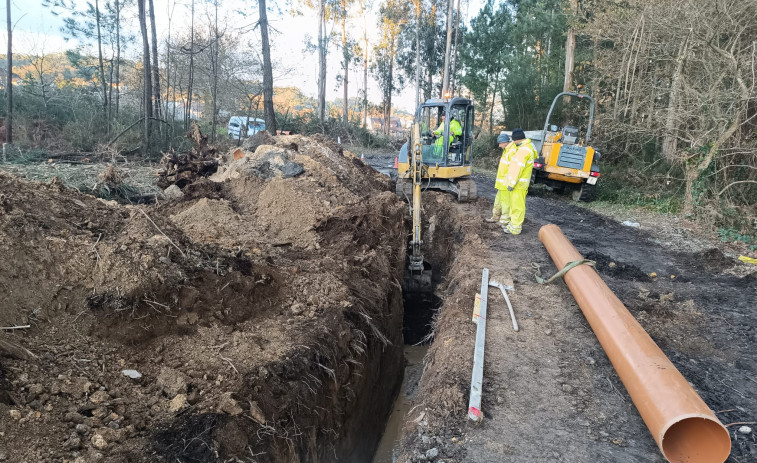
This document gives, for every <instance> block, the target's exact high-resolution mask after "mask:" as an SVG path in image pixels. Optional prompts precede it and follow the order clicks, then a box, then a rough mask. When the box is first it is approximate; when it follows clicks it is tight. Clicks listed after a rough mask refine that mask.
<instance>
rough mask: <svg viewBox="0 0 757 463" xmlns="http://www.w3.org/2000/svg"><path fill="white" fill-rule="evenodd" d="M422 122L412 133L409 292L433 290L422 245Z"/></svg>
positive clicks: (406, 275) (406, 276)
mask: <svg viewBox="0 0 757 463" xmlns="http://www.w3.org/2000/svg"><path fill="white" fill-rule="evenodd" d="M420 127H421V126H420V124H418V123H417V122H416V123H414V124H413V129H412V132H411V134H410V143H412V145H411V148H410V162H409V165H410V168H409V169H408V172H409V173H410V177H411V178H410V182H409V183H410V185H411V186H412V191H411V196H412V202H411V203H410V204H411V206H410V212H411V214H412V216H413V231H412V235H411V238H410V253H409V255H408V260H409V261H410V262H409V265H408V268H407V272H405V278H404V280H405V281H404V285H403V287H404V289H405V291H408V292H431V290H432V284H431V276H432V275H431V264H429V263H428V262H426V261H425V260H424V259H423V252H422V250H421V246H422V245H423V240H422V239H421V233H422V226H421V212H422V206H421V188H422V186H421V185H422V183H423V171H424V166H423V158H422V154H421V153H422V149H423V147H422V145H421V131H420Z"/></svg>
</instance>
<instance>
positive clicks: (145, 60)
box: [137, 0, 153, 154]
mask: <svg viewBox="0 0 757 463" xmlns="http://www.w3.org/2000/svg"><path fill="white" fill-rule="evenodd" d="M137 8H138V10H139V13H138V16H139V29H140V31H141V32H142V82H143V85H142V87H143V88H142V102H143V106H142V110H143V113H142V114H143V116H142V117H143V119H144V124H143V132H142V144H143V147H142V149H143V151H144V153H145V154H147V153H148V152H149V150H150V141H151V136H152V133H151V131H152V117H153V112H152V82H151V80H152V79H151V77H152V76H151V69H150V42H149V41H148V40H147V12H146V8H145V0H137Z"/></svg>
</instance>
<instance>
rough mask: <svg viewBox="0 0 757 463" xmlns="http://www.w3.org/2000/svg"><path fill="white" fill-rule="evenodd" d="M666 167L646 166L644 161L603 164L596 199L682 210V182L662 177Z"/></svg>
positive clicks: (673, 210) (668, 209)
mask: <svg viewBox="0 0 757 463" xmlns="http://www.w3.org/2000/svg"><path fill="white" fill-rule="evenodd" d="M664 168H665V166H664V165H661V167H660V168H659V169H658V170H652V169H645V168H644V166H643V164H642V163H641V162H628V163H626V164H622V165H614V166H613V165H606V166H605V165H603V166H602V175H601V177H600V178H599V181H598V182H597V197H596V199H597V200H599V201H606V202H610V203H614V204H622V205H626V206H637V207H644V208H646V209H649V210H652V211H656V212H660V213H664V214H675V213H679V212H680V211H681V209H682V206H683V198H682V195H681V189H680V183H678V182H670V183H668V181H665V180H662V179H661V178H660V177H661V176H662V175H663V172H662V169H664Z"/></svg>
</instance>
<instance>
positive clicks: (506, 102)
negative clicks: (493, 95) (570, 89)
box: [499, 0, 567, 128]
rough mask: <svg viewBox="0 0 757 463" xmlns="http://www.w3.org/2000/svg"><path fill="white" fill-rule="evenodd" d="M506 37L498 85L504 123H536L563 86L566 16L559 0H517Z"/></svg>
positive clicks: (542, 119) (541, 121) (537, 123)
mask: <svg viewBox="0 0 757 463" xmlns="http://www.w3.org/2000/svg"><path fill="white" fill-rule="evenodd" d="M510 6H515V14H514V21H513V25H512V27H511V28H510V29H509V30H508V34H507V37H506V40H507V42H508V44H509V45H510V46H512V58H511V59H509V60H508V65H507V78H506V79H504V80H503V81H502V82H501V83H500V85H499V89H500V90H499V92H500V95H499V96H500V98H501V101H502V108H503V111H504V113H505V114H504V116H505V121H504V122H505V124H506V125H509V126H511V127H524V128H528V127H540V126H542V125H543V124H544V117H545V116H546V114H547V110H548V109H549V106H550V104H551V103H552V99H553V98H554V97H555V95H557V94H558V93H559V92H560V91H561V90H562V86H563V80H564V79H563V78H564V65H565V55H564V52H565V50H564V48H563V44H564V43H565V42H564V40H563V37H564V34H565V31H566V30H567V21H566V17H565V15H564V13H563V10H562V2H561V1H559V0H521V1H519V2H517V5H510Z"/></svg>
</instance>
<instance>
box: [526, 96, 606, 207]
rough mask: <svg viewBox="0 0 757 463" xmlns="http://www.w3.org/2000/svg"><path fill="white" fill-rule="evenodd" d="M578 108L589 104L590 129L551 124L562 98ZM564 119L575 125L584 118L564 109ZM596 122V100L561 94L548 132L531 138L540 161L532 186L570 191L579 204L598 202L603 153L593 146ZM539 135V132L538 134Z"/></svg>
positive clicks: (550, 110)
mask: <svg viewBox="0 0 757 463" xmlns="http://www.w3.org/2000/svg"><path fill="white" fill-rule="evenodd" d="M563 97H566V98H567V101H568V102H569V103H570V104H572V105H574V106H575V104H580V103H583V102H586V103H588V115H586V114H584V116H588V117H587V119H588V120H587V123H586V128H585V129H584V128H583V127H582V126H576V125H567V124H566V125H565V126H564V127H562V128H560V127H559V126H557V125H552V124H550V119H551V117H552V116H553V114H554V113H555V107H556V105H557V103H558V102H559V101H560V99H561V98H563ZM562 113H563V117H565V118H567V120H569V121H570V122H571V123H575V121H577V120H580V119H581V118H582V115H581V111H580V110H579V111H577V110H575V109H567V108H563V111H562ZM593 122H594V99H593V98H592V97H590V96H588V95H583V94H580V93H572V92H563V93H560V94H558V95H557V96H556V97H555V99H554V101H552V106H551V107H550V108H549V113H548V114H547V119H546V120H545V121H544V129H543V130H542V131H541V133H540V134H538V135H536V134H534V135H535V136H531V137H530V138H532V141H533V142H534V147H535V148H536V150H537V151H538V152H539V158H538V159H537V160H536V161H535V162H534V169H533V174H532V177H531V183H544V184H546V185H547V186H549V187H551V188H553V189H555V190H558V191H563V190H566V189H567V190H569V191H571V192H572V193H573V199H575V200H577V201H579V200H580V201H591V200H592V199H594V195H595V189H596V183H597V179H598V178H599V167H598V166H597V164H596V161H598V160H599V158H600V154H599V151H597V150H595V149H594V148H592V147H591V146H590V145H589V137H590V136H591V126H592V124H593ZM537 133H538V132H537Z"/></svg>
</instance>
